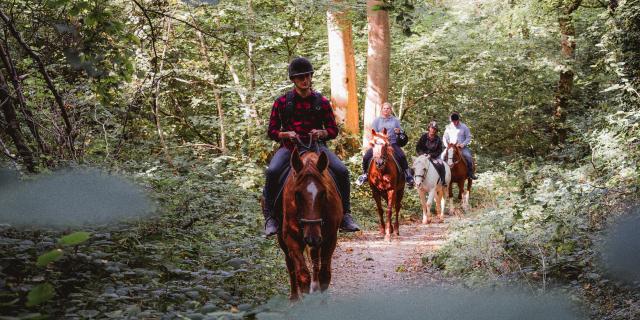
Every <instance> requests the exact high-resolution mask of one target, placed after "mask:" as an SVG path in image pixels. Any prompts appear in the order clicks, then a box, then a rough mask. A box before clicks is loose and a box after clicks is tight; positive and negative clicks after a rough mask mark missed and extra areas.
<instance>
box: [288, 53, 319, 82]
mask: <svg viewBox="0 0 640 320" xmlns="http://www.w3.org/2000/svg"><path fill="white" fill-rule="evenodd" d="M309 73H311V74H313V66H312V65H311V62H309V60H307V58H304V57H298V58H295V59H293V60H291V63H289V80H291V79H293V77H295V76H299V75H303V74H309Z"/></svg>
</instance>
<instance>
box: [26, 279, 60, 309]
mask: <svg viewBox="0 0 640 320" xmlns="http://www.w3.org/2000/svg"><path fill="white" fill-rule="evenodd" d="M54 295H55V290H54V289H53V285H51V284H50V283H48V282H46V283H42V284H39V285H37V286H35V287H34V288H33V289H31V291H29V294H28V295H27V306H28V307H33V306H36V305H39V304H42V303H43V302H46V301H48V300H50V299H51V298H53V296H54Z"/></svg>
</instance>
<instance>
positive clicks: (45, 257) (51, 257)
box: [36, 249, 64, 267]
mask: <svg viewBox="0 0 640 320" xmlns="http://www.w3.org/2000/svg"><path fill="white" fill-rule="evenodd" d="M62 255H64V252H63V251H62V250H60V249H54V250H51V251H49V252H47V253H43V254H42V255H40V256H39V257H38V262H37V263H36V265H37V266H38V267H44V266H46V265H48V264H49V263H51V262H54V261H58V260H60V258H62Z"/></svg>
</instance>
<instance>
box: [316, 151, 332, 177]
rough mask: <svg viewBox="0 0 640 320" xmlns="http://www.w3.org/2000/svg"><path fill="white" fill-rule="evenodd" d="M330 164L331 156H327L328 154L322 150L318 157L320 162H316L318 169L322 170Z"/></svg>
mask: <svg viewBox="0 0 640 320" xmlns="http://www.w3.org/2000/svg"><path fill="white" fill-rule="evenodd" d="M328 166H329V157H327V154H326V153H325V152H324V151H322V152H321V153H320V157H318V162H316V168H318V171H320V172H322V171H324V170H325V169H326V168H327V167H328Z"/></svg>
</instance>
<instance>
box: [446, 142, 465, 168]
mask: <svg viewBox="0 0 640 320" xmlns="http://www.w3.org/2000/svg"><path fill="white" fill-rule="evenodd" d="M449 148H453V157H455V156H456V154H457V153H458V152H456V151H457V150H456V149H458V147H456V146H455V145H454V146H451V147H447V150H449ZM448 157H449V152H448V151H447V158H448ZM461 158H462V157H461V156H459V155H458V160H457V161H453V159H452V160H451V161H453V163H451V164H448V163H447V164H448V165H449V167H450V168H453V167H455V165H456V164H458V162H460V159H461ZM447 160H448V159H447Z"/></svg>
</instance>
